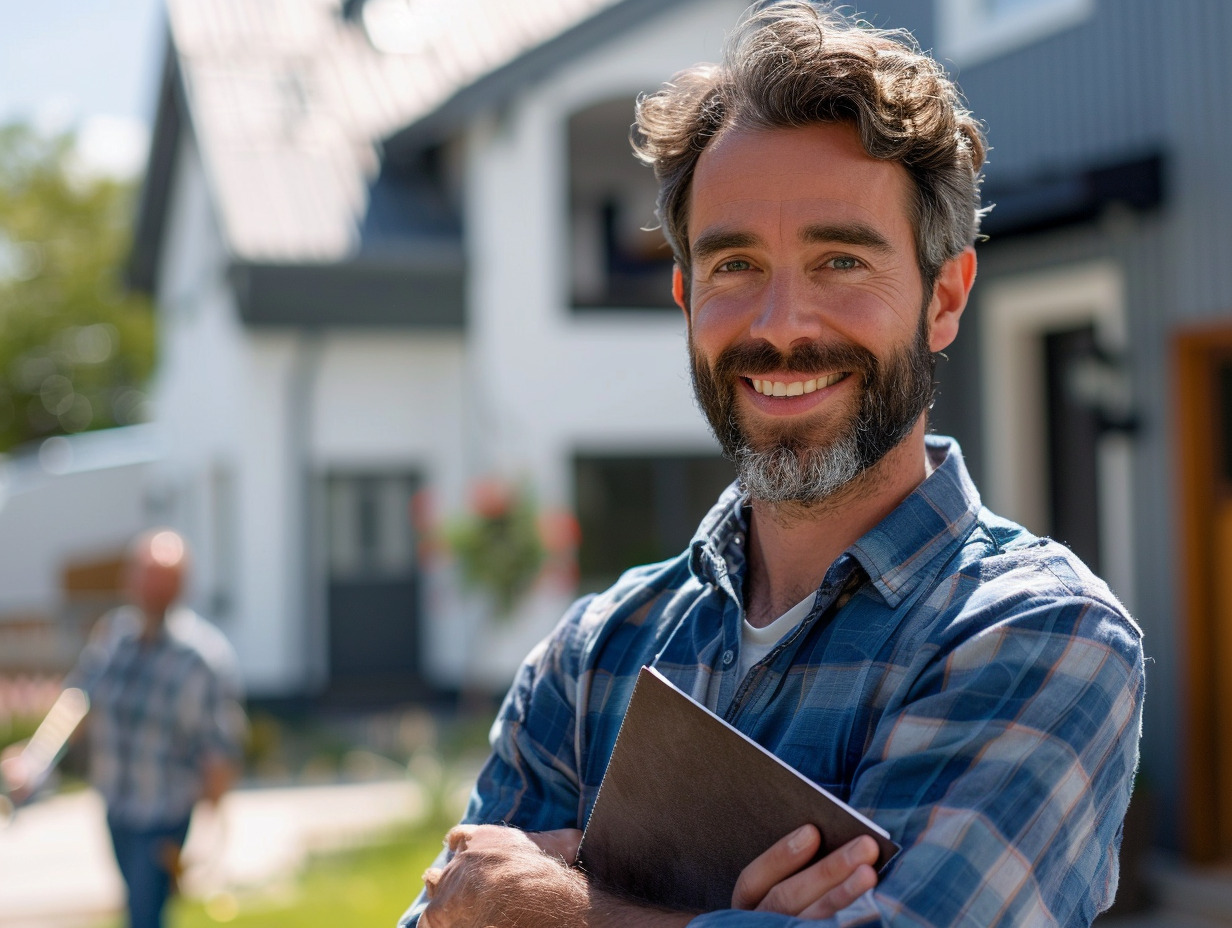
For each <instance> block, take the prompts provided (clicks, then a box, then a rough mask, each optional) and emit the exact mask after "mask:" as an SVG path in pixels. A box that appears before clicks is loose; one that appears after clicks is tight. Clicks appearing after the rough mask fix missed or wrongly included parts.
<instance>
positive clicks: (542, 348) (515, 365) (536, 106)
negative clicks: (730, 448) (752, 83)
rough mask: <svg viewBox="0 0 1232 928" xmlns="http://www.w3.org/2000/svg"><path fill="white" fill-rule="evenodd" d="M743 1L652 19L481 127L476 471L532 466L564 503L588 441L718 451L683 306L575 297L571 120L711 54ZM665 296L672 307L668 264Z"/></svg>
mask: <svg viewBox="0 0 1232 928" xmlns="http://www.w3.org/2000/svg"><path fill="white" fill-rule="evenodd" d="M742 8H743V4H742V3H728V2H725V3H707V4H704V5H703V4H694V5H689V6H684V7H681V8H678V9H675V10H673V11H672V12H670V13H667V14H663V15H660V16H657V17H655V18H654V19H653V20H652V21H650V22H648V23H647V24H646V25H645V26H642V27H640V28H637V29H635V30H632V31H630V32H629V33H627V34H624V35H621V36H620V37H619V38H618V39H617V40H615V41H613V42H611V43H610V44H607V45H605V46H603V47H601V48H596V49H595V50H594V51H593V52H592V53H590V54H587V55H585V56H583V57H582V58H581V59H575V60H574V61H572V62H571V63H569V64H568V65H567V66H566V67H564V68H563V69H562V70H561V71H559V72H557V73H555V74H553V75H552V79H551V83H550V85H544V86H531V87H528V88H526V90H525V91H524V92H523V93H521V94H520V95H519V96H518V97H517V98H516V99H515V100H514V101H513V102H512V104H511V105H510V106H509V108H508V109H507V110H506V111H505V112H503V113H501V114H499V115H494V116H492V117H491V118H489V119H488V120H487V121H485V122H483V123H482V124H480V125H479V126H477V127H476V128H475V129H474V130H473V132H472V134H471V136H470V149H469V152H470V154H469V169H468V178H469V181H468V184H467V188H466V189H467V197H466V229H467V235H468V254H469V256H470V280H469V285H470V292H471V315H470V318H471V320H472V325H471V326H470V327H469V329H468V333H467V338H468V348H469V353H468V364H469V368H468V372H469V376H470V379H471V382H472V383H473V384H474V391H475V392H474V395H473V406H472V409H471V411H470V422H469V423H468V425H469V428H470V429H471V430H472V431H474V432H476V433H479V434H483V435H485V436H486V440H485V442H484V443H483V445H482V449H481V453H480V455H479V457H478V458H477V459H476V460H474V461H473V462H472V463H471V466H472V467H473V468H474V470H475V471H476V472H478V473H483V472H485V471H495V472H501V473H515V474H516V473H519V472H526V473H529V474H533V475H534V479H535V482H536V485H537V487H538V490H539V494H540V496H541V497H542V498H543V499H544V500H545V501H546V502H548V503H552V504H557V505H568V504H569V503H570V502H571V500H572V474H571V469H570V461H571V456H572V454H573V452H574V451H575V450H577V449H579V448H586V449H588V450H604V449H625V450H630V449H637V450H643V451H686V450H692V451H696V450H706V451H709V450H712V449H713V448H714V444H713V440H712V439H711V437H710V435H709V432H708V431H707V429H706V426H705V423H704V421H703V419H702V417H701V415H700V414H699V413H698V411H697V410H696V408H695V407H694V405H693V398H692V392H691V387H690V384H689V377H688V373H687V355H686V348H685V328H684V319H683V317H682V316H681V314H680V313H679V312H677V311H674V310H671V309H668V310H666V311H662V312H656V311H619V310H616V311H612V312H609V313H604V312H601V311H588V312H586V313H583V314H578V313H574V312H573V311H572V310H571V308H570V305H569V300H570V297H569V274H568V268H567V266H566V261H567V260H568V254H569V249H568V247H567V244H568V236H569V235H570V230H569V229H568V225H567V217H568V189H567V179H568V176H569V172H568V164H567V161H566V151H567V145H566V142H567V119H568V117H569V115H570V114H571V113H573V112H575V111H577V110H580V109H584V108H586V107H588V106H590V105H592V104H594V103H598V102H601V101H604V100H609V99H612V98H614V97H619V96H624V97H627V98H628V99H629V100H630V101H632V99H633V98H634V97H635V96H636V94H637V93H639V92H641V91H649V90H653V89H655V88H656V87H658V85H659V84H660V83H661V82H662V81H663V80H665V79H666V78H667V77H669V76H670V75H671V74H672V73H674V72H675V71H677V70H679V69H681V68H684V67H687V66H688V65H690V64H693V63H695V62H697V61H701V60H714V59H715V58H716V57H717V56H718V52H719V49H720V48H721V46H722V40H723V36H724V34H725V32H726V30H727V29H729V28H730V26H731V25H732V24H733V23H734V22H735V21H736V18H737V16H738V15H739V13H740V11H741V9H742ZM629 157H630V158H632V154H630V155H629ZM652 218H653V217H651V216H647V217H646V221H647V222H649V221H651V220H652ZM663 305H664V306H665V307H671V305H672V304H671V296H670V280H669V279H667V278H666V277H665V279H664V280H663Z"/></svg>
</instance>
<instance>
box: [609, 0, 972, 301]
mask: <svg viewBox="0 0 1232 928" xmlns="http://www.w3.org/2000/svg"><path fill="white" fill-rule="evenodd" d="M818 122H846V123H850V124H851V125H853V126H854V127H855V129H856V131H857V132H858V133H859V135H860V140H861V142H862V144H863V146H864V150H865V151H866V152H868V154H869V155H870V156H872V157H874V158H880V159H883V160H886V161H897V162H899V163H900V164H902V165H903V167H904V168H906V170H907V173H908V174H909V176H910V177H911V179H912V182H913V184H912V186H913V192H914V196H913V202H912V211H913V215H912V217H911V219H912V225H913V227H914V229H915V238H916V256H917V260H918V262H919V265H920V275H921V277H922V278H923V279H924V285H925V292H926V293H930V292H931V291H932V287H933V283H934V282H935V280H936V277H937V274H938V272H939V271H940V269H941V266H942V265H943V264H944V263H945V262H946V261H947V260H949V259H950V258H953V257H955V256H956V255H958V254H960V253H961V252H962V251H963V249H964V248H966V247H967V246H969V245H970V244H971V243H972V242H974V241H975V238H976V235H977V234H978V233H979V224H980V216H981V210H980V190H979V187H980V171H981V169H982V168H983V165H984V153H985V142H984V137H983V132H982V131H981V127H980V124H979V123H978V122H977V121H976V120H975V119H974V118H973V117H972V115H971V113H970V112H969V111H968V110H967V108H966V106H965V105H964V101H963V99H962V95H961V93H960V92H959V90H958V87H957V86H956V85H955V84H954V82H953V81H952V80H950V78H949V77H948V76H947V75H946V73H945V71H944V70H943V69H942V67H941V65H939V64H938V63H937V62H936V61H934V60H933V59H932V58H930V57H929V56H928V55H926V54H924V53H923V52H921V51H920V48H919V45H918V44H917V42H916V41H915V38H914V37H913V36H912V35H911V34H910V33H909V32H906V31H905V30H887V29H874V28H872V27H870V26H868V25H867V24H865V23H862V22H856V21H853V20H851V19H849V18H846V17H844V16H843V15H841V14H839V13H837V12H835V11H834V10H831V9H829V8H825V7H819V6H816V5H814V4H812V3H809V2H805V0H778V2H773V3H769V4H765V5H759V6H754V7H752V8H751V9H750V11H749V12H748V13H746V14H745V16H744V17H743V19H742V20H741V22H740V24H739V25H738V26H737V27H736V30H735V32H734V33H733V35H732V36H731V38H730V39H729V41H728V45H727V49H726V51H725V54H724V58H723V63H722V64H721V65H713V64H703V65H698V66H696V67H693V68H690V69H688V70H686V71H683V72H681V73H680V74H678V75H676V76H675V77H674V78H673V79H672V80H671V81H670V82H669V83H667V84H665V85H664V86H663V88H662V89H661V90H659V91H658V92H657V93H654V94H651V95H650V96H642V97H640V98H639V99H638V101H637V121H636V122H635V123H634V126H633V133H632V143H633V149H634V152H635V153H636V154H637V156H638V158H640V159H641V160H642V161H644V162H646V163H648V164H650V165H652V166H653V167H654V170H655V176H656V177H657V178H658V181H659V199H658V208H657V210H656V213H657V214H658V217H659V221H660V223H661V225H662V228H663V233H664V236H665V237H666V238H667V241H668V243H669V244H670V245H671V247H672V251H673V253H674V254H675V258H676V262H677V263H678V264H679V265H680V268H681V271H682V272H683V275H684V281H685V292H686V294H687V293H688V287H689V279H690V271H691V266H692V260H691V256H690V253H689V236H688V218H689V190H690V187H691V182H692V178H693V171H694V169H695V168H696V166H697V160H698V158H699V157H700V156H701V153H702V151H703V150H704V149H705V148H706V146H707V145H708V144H709V143H710V141H711V140H712V139H714V138H715V137H716V136H718V135H719V134H721V133H723V132H727V131H731V130H757V129H781V128H795V127H800V126H807V125H811V124H814V123H818Z"/></svg>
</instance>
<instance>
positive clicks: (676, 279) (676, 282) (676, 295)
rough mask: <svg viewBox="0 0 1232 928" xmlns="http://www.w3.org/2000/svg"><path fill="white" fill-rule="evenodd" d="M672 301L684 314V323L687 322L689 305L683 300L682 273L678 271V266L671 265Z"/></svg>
mask: <svg viewBox="0 0 1232 928" xmlns="http://www.w3.org/2000/svg"><path fill="white" fill-rule="evenodd" d="M672 299H673V300H675V301H676V305H677V306H679V307H680V309H681V310H682V311H683V312H684V321H685V322H688V321H689V304H688V303H687V302H685V298H684V271H682V270H680V265H679V264H673V265H672Z"/></svg>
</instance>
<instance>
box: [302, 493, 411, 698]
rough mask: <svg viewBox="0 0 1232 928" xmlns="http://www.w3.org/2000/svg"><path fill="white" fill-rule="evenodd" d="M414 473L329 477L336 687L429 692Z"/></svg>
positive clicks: (340, 691) (339, 690) (387, 694)
mask: <svg viewBox="0 0 1232 928" xmlns="http://www.w3.org/2000/svg"><path fill="white" fill-rule="evenodd" d="M417 483H418V481H417V480H416V478H415V477H414V476H413V475H411V474H406V473H401V474H399V473H387V474H372V473H366V474H334V475H332V476H330V477H329V478H328V481H327V493H326V497H327V500H328V504H327V505H328V508H327V513H326V520H327V529H328V531H327V543H328V559H327V563H328V565H329V576H328V592H327V598H326V609H327V616H328V627H329V691H330V695H331V696H333V697H337V698H342V699H355V700H362V701H366V702H378V703H379V702H386V701H395V700H400V699H406V698H411V697H414V696H416V695H419V694H421V693H422V690H423V674H422V670H421V664H420V653H419V652H420V648H419V618H420V611H421V610H420V602H419V598H420V590H419V586H420V584H419V572H418V569H417V563H416V548H417V538H416V537H415V530H414V524H413V522H412V519H411V498H412V496H413V495H414V493H415V490H416V488H417Z"/></svg>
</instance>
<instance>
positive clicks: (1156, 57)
mask: <svg viewBox="0 0 1232 928" xmlns="http://www.w3.org/2000/svg"><path fill="white" fill-rule="evenodd" d="M1230 31H1232V8H1230V7H1229V6H1228V5H1227V4H1218V3H1204V2H1199V0H1181V2H1178V3H1175V4H1157V3H1152V2H1150V0H1101V2H1099V3H1096V4H1094V13H1093V15H1092V16H1091V17H1090V18H1089V19H1086V20H1085V21H1083V22H1082V23H1081V24H1079V25H1077V26H1074V27H1072V28H1069V29H1066V30H1063V31H1061V32H1058V33H1057V34H1055V35H1053V36H1050V37H1048V38H1046V39H1044V40H1042V41H1039V42H1035V43H1031V44H1027V45H1024V46H1022V47H1019V48H1016V49H1014V50H1012V51H1009V52H1008V53H1006V54H1004V55H1001V56H999V57H995V58H991V59H989V60H986V61H983V62H981V63H979V64H977V65H973V66H969V67H964V68H963V69H962V70H961V71H960V73H959V75H958V76H959V80H960V83H961V85H962V87H963V90H964V92H965V93H966V96H967V98H968V100H969V102H970V105H971V108H972V110H973V111H974V112H975V113H976V114H977V115H978V116H979V117H980V118H982V119H983V120H985V122H986V123H987V127H988V137H989V141H990V142H991V144H992V151H991V154H990V164H989V168H988V177H989V185H990V186H995V185H996V183H997V182H998V180H999V179H1009V178H1020V177H1029V176H1031V175H1044V174H1048V173H1054V174H1055V173H1059V172H1064V171H1065V170H1067V169H1070V170H1072V169H1078V168H1082V167H1086V166H1089V165H1092V164H1097V163H1099V162H1101V161H1104V162H1106V161H1109V160H1114V159H1116V158H1118V157H1126V156H1131V155H1135V154H1142V153H1144V152H1146V151H1149V150H1151V149H1158V150H1161V151H1162V152H1163V153H1164V156H1165V159H1166V162H1165V194H1164V196H1165V199H1164V205H1163V207H1162V209H1160V210H1159V211H1157V212H1154V213H1150V214H1134V213H1130V212H1128V211H1113V212H1111V213H1110V214H1108V215H1105V216H1104V217H1102V218H1101V219H1100V220H1099V221H1098V222H1092V223H1088V224H1084V225H1081V226H1075V227H1071V228H1068V229H1062V230H1057V231H1054V232H1050V233H1045V234H1039V235H1033V236H1028V237H1023V238H1015V239H1010V240H1006V241H1003V242H998V241H997V240H996V239H994V240H993V241H991V242H989V243H987V244H985V245H982V246H980V248H979V253H980V279H979V281H978V282H977V284H976V288H975V293H974V299H973V303H972V306H971V308H970V309H969V310H968V314H967V319H966V320H965V321H964V326H963V328H964V331H963V333H962V336H961V337H960V342H959V343H957V344H956V345H955V347H954V350H953V351H952V352H950V353H951V354H952V355H954V356H956V358H957V357H958V356H964V357H971V358H975V357H978V356H979V348H978V345H979V344H980V341H979V339H980V332H981V329H982V327H983V325H984V321H985V320H984V312H985V310H986V308H987V307H986V300H985V297H986V295H987V294H988V293H989V292H990V291H992V290H994V289H995V288H996V287H997V286H998V285H999V284H1000V283H1002V282H1006V281H1019V282H1021V283H1023V284H1024V285H1029V283H1030V281H1031V280H1032V279H1033V276H1034V277H1038V278H1039V279H1043V278H1044V277H1046V276H1047V275H1049V274H1052V273H1054V272H1056V271H1058V270H1066V269H1073V268H1080V267H1083V266H1091V265H1092V264H1103V265H1110V266H1112V267H1114V268H1116V269H1117V271H1118V273H1119V274H1120V276H1121V280H1122V292H1123V301H1124V305H1123V315H1124V320H1125V326H1126V331H1125V351H1126V358H1125V361H1126V369H1127V370H1128V372H1129V377H1130V383H1131V386H1132V396H1133V402H1134V406H1135V409H1136V411H1137V412H1138V414H1139V417H1140V420H1141V427H1140V429H1139V430H1138V431H1137V432H1136V433H1134V434H1133V435H1131V436H1129V438H1128V439H1127V445H1128V448H1129V456H1130V468H1129V470H1128V473H1127V479H1128V490H1127V491H1126V493H1125V494H1124V499H1123V501H1122V505H1123V507H1124V509H1125V512H1126V516H1127V519H1128V521H1129V524H1130V526H1131V532H1132V537H1133V549H1132V551H1131V552H1130V558H1131V572H1132V575H1133V578H1134V582H1133V590H1132V601H1133V607H1134V612H1135V615H1136V617H1137V619H1138V620H1139V622H1140V623H1141V625H1142V626H1143V628H1144V630H1145V632H1146V638H1145V649H1146V653H1147V655H1148V658H1149V659H1150V663H1149V664H1148V698H1147V700H1146V704H1145V720H1144V741H1143V759H1142V766H1143V771H1144V776H1145V778H1146V779H1147V780H1148V781H1149V782H1150V783H1151V784H1152V785H1153V786H1154V787H1155V791H1156V793H1157V799H1158V801H1159V803H1160V810H1159V820H1160V822H1161V823H1163V836H1164V837H1165V838H1166V839H1168V840H1170V841H1174V842H1175V841H1179V838H1178V836H1177V834H1176V829H1175V826H1174V825H1173V824H1171V823H1175V822H1176V821H1178V819H1177V816H1176V804H1177V799H1178V797H1179V795H1180V791H1181V788H1182V787H1181V775H1182V770H1181V768H1180V765H1181V763H1182V762H1183V761H1182V758H1183V757H1184V756H1185V752H1184V750H1183V745H1184V738H1185V727H1186V722H1185V712H1184V707H1183V705H1182V702H1181V698H1180V692H1181V686H1182V684H1183V680H1184V673H1185V671H1184V667H1185V663H1184V662H1185V660H1186V656H1185V645H1184V642H1183V640H1182V639H1181V634H1182V628H1181V624H1180V616H1179V613H1178V608H1177V607H1178V605H1179V603H1180V601H1181V598H1182V595H1183V590H1182V589H1180V583H1181V572H1180V567H1181V565H1180V562H1179V553H1178V524H1177V511H1178V510H1177V494H1176V487H1177V486H1178V483H1177V481H1178V475H1177V474H1176V447H1177V440H1176V438H1177V437H1176V435H1175V433H1174V428H1175V416H1174V403H1175V402H1176V399H1175V394H1174V387H1173V375H1174V372H1173V370H1172V366H1171V356H1170V350H1171V346H1172V344H1173V339H1174V337H1175V335H1176V333H1177V332H1178V331H1179V330H1181V329H1183V328H1185V327H1187V326H1191V325H1195V324H1204V323H1208V322H1212V321H1215V320H1225V321H1232V262H1228V261H1227V260H1226V256H1227V254H1228V253H1229V252H1230V251H1232V164H1230V163H1229V162H1228V159H1227V158H1225V157H1223V156H1222V154H1221V152H1223V151H1226V150H1227V148H1228V145H1229V144H1230V143H1232V138H1230V136H1232V124H1229V121H1228V120H1227V118H1226V101H1227V99H1228V97H1229V93H1230V92H1232V68H1230V67H1229V66H1228V64H1227V57H1226V55H1225V54H1224V49H1223V47H1222V46H1223V40H1224V37H1226V36H1227V35H1228V34H1230ZM965 376H966V377H967V381H966V382H967V384H968V389H967V391H966V392H967V393H968V395H971V396H977V395H979V389H978V382H979V377H980V374H979V372H978V365H972V364H967V366H966V368H965ZM993 414H994V415H995V414H996V412H995V411H994V412H993ZM968 421H970V420H968ZM959 428H960V429H963V428H967V425H966V424H961V425H960V426H959ZM967 435H968V436H969V438H970V440H969V444H970V445H971V446H972V447H973V449H975V450H976V455H977V457H985V458H986V457H987V455H986V454H985V455H981V454H980V451H979V446H980V443H981V442H982V441H984V440H986V439H987V438H988V436H983V435H981V434H980V430H979V427H978V423H975V422H971V428H970V430H969V431H968V432H967ZM985 463H987V462H986V461H983V460H981V461H977V467H978V468H979V469H983V465H984V464H985ZM989 502H990V505H993V506H994V507H995V506H996V505H997V501H996V500H990V501H989Z"/></svg>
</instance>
